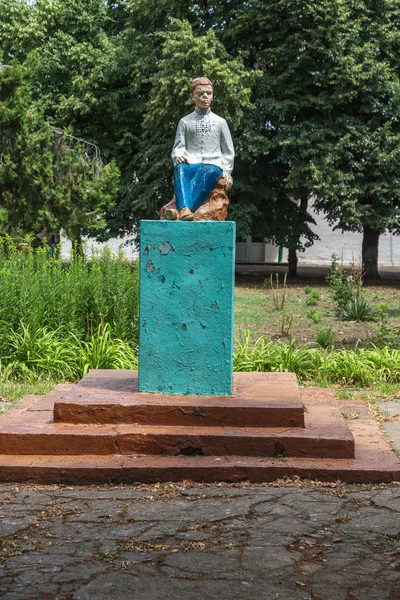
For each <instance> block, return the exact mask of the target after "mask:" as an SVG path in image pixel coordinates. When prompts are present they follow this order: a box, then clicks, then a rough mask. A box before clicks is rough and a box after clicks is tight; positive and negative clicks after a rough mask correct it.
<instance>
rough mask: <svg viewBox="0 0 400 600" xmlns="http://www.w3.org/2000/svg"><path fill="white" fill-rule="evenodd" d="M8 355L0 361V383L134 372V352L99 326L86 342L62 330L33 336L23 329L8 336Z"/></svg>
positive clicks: (135, 360)
mask: <svg viewBox="0 0 400 600" xmlns="http://www.w3.org/2000/svg"><path fill="white" fill-rule="evenodd" d="M7 342H8V347H9V349H10V353H9V354H8V356H3V357H2V359H1V361H0V379H1V380H2V381H7V380H12V381H15V380H18V381H21V382H22V381H24V382H34V381H36V380H37V379H41V378H43V377H48V378H52V379H54V380H58V381H60V380H61V381H64V380H77V379H81V378H82V377H84V376H85V375H87V373H88V372H89V370H90V369H137V358H136V352H135V350H134V348H132V347H131V346H130V345H129V344H128V343H127V342H125V341H123V340H120V339H118V338H115V337H113V336H112V334H111V330H110V326H109V325H108V324H106V325H104V326H99V328H98V331H97V332H96V333H95V334H93V335H92V336H91V337H90V339H89V340H88V341H83V340H80V339H78V338H77V337H76V336H75V335H74V334H73V333H66V332H65V330H63V329H57V330H55V331H48V330H47V329H46V328H40V329H37V330H35V331H34V332H32V331H30V330H29V328H28V327H26V326H25V325H21V328H20V331H18V332H15V331H11V332H10V333H9V336H8V340H7Z"/></svg>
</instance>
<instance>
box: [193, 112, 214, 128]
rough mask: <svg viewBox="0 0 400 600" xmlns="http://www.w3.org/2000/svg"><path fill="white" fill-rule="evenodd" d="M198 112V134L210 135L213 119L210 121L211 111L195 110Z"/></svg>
mask: <svg viewBox="0 0 400 600" xmlns="http://www.w3.org/2000/svg"><path fill="white" fill-rule="evenodd" d="M195 112H196V132H197V133H208V132H209V131H211V119H210V109H209V108H206V109H204V110H203V109H201V108H197V106H196V109H195Z"/></svg>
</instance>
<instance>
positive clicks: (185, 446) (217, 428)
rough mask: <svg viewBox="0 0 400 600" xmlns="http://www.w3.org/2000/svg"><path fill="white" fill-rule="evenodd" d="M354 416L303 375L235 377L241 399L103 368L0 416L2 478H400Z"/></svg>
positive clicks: (363, 415) (368, 418) (390, 457)
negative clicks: (179, 389)
mask: <svg viewBox="0 0 400 600" xmlns="http://www.w3.org/2000/svg"><path fill="white" fill-rule="evenodd" d="M344 409H345V407H344V408H343V407H342V408H340V407H339V404H338V402H337V401H336V399H335V398H334V396H333V394H332V392H330V391H329V390H326V389H316V388H303V389H302V390H301V392H300V389H299V387H298V385H297V380H296V377H295V375H294V374H292V373H235V376H234V393H233V395H232V396H185V395H162V394H152V393H144V392H138V390H137V372H135V371H111V370H97V371H96V370H94V371H92V372H91V373H90V374H89V375H88V376H87V377H85V378H84V379H83V380H82V381H81V382H80V383H79V384H77V385H61V386H57V387H56V389H55V390H53V391H52V392H50V393H49V394H47V395H46V396H44V397H36V396H30V397H26V398H25V399H24V401H23V402H22V403H21V404H20V405H18V406H17V407H15V408H14V409H11V410H9V411H8V412H7V413H6V414H4V415H2V416H0V481H26V482H29V481H32V482H41V483H77V484H86V483H107V482H113V483H128V482H148V483H150V482H156V481H177V480H182V479H192V480H196V481H214V480H221V481H241V480H251V481H259V482H260V481H273V480H275V479H277V478H281V477H285V476H287V477H293V476H299V477H308V478H312V479H320V480H337V479H340V480H343V481H348V482H389V481H394V480H397V481H398V480H400V460H399V458H398V457H396V455H395V454H394V453H393V452H392V451H391V450H390V448H389V446H388V444H387V442H386V440H385V439H384V438H383V436H382V434H381V432H380V429H379V426H378V424H377V423H376V421H375V420H374V418H373V417H372V415H370V414H369V412H368V410H367V408H366V406H365V405H364V403H362V402H360V403H359V406H358V409H357V412H359V413H360V415H359V418H358V419H357V420H353V421H346V420H345V419H344V418H343V416H342V414H341V413H342V410H344ZM352 410H353V411H354V406H353V408H352Z"/></svg>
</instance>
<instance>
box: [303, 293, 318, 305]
mask: <svg viewBox="0 0 400 600" xmlns="http://www.w3.org/2000/svg"><path fill="white" fill-rule="evenodd" d="M320 299H321V293H320V292H319V291H318V290H312V291H311V292H310V294H309V295H308V296H307V298H306V306H315V305H316V304H318V302H319V301H320Z"/></svg>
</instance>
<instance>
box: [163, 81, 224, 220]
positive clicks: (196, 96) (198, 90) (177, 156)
mask: <svg viewBox="0 0 400 600" xmlns="http://www.w3.org/2000/svg"><path fill="white" fill-rule="evenodd" d="M190 94H191V97H192V99H193V100H194V103H195V105H196V107H195V110H194V112H192V113H191V114H190V115H187V116H186V117H184V118H183V119H181V120H180V121H179V124H178V129H177V131H176V136H175V143H174V147H173V150H172V154H171V156H172V161H173V163H174V167H175V168H174V189H175V197H174V198H173V200H172V201H171V202H170V203H169V204H167V205H166V206H164V207H163V208H162V209H161V213H160V216H161V218H162V219H172V220H176V219H179V220H180V221H193V220H202V219H207V220H220V221H221V220H224V219H225V218H226V215H227V206H228V204H229V200H228V198H227V196H226V193H225V191H226V190H229V189H230V187H231V186H232V177H231V173H232V169H233V161H234V156H235V152H234V149H233V142H232V137H231V134H230V131H229V127H228V124H227V122H226V121H225V119H222V118H221V117H219V116H218V115H216V114H215V113H213V112H212V111H211V108H210V106H211V102H212V100H213V96H214V88H213V85H212V83H211V81H210V80H209V79H207V78H206V77H199V78H197V79H194V80H193V81H192V83H191V85H190Z"/></svg>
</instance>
